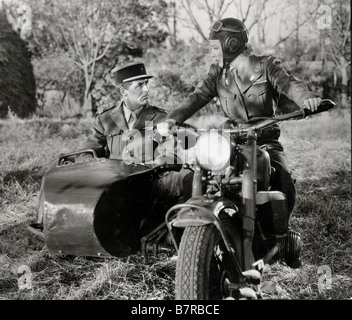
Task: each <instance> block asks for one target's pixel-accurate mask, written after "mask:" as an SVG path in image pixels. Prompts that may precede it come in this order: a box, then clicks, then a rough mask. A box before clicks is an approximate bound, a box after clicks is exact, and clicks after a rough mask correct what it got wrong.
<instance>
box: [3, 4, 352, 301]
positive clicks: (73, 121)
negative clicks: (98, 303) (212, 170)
mask: <svg viewBox="0 0 352 320" xmlns="http://www.w3.org/2000/svg"><path fill="white" fill-rule="evenodd" d="M82 3H86V2H84V1H83V2H82V1H79V0H77V1H74V2H69V1H65V0H62V1H59V2H57V1H52V0H32V1H30V2H29V3H25V2H23V3H22V5H23V4H24V9H26V10H27V11H23V10H22V9H21V10H19V9H20V8H22V7H21V6H20V3H19V2H18V1H15V2H13V1H12V2H11V1H10V0H9V1H8V2H7V3H6V6H5V7H3V8H1V9H2V10H3V13H6V20H5V15H4V14H2V15H0V24H1V25H8V23H10V24H11V25H12V29H13V30H10V29H9V28H0V38H1V39H10V40H9V41H7V42H6V41H1V43H0V71H1V79H0V86H1V87H0V88H1V90H0V116H1V117H2V118H3V120H0V148H1V153H0V237H1V241H0V299H29V300H32V299H57V300H64V299H119V300H124V299H160V300H162V299H174V291H173V290H174V264H173V262H171V261H168V260H167V259H166V258H167V257H164V256H160V257H157V258H151V259H150V261H149V262H148V263H147V264H143V263H142V259H141V257H140V255H139V254H136V255H133V256H130V257H129V258H125V259H111V260H109V259H93V258H82V257H71V256H60V255H57V254H52V253H50V252H48V250H47V249H46V247H45V246H44V244H43V242H42V241H41V240H39V239H38V238H37V237H36V236H34V235H32V234H30V233H29V232H28V231H27V230H26V224H27V223H28V222H29V221H31V220H32V219H34V218H35V216H36V210H37V205H38V191H39V187H40V182H41V178H42V176H43V175H44V174H45V172H46V170H47V168H48V166H49V164H50V163H51V162H52V161H53V160H55V159H56V158H57V156H58V154H60V153H63V152H69V151H73V150H74V149H75V148H76V146H77V145H78V143H79V142H80V141H81V140H82V139H84V136H86V135H88V134H89V133H90V128H91V127H92V124H93V120H94V119H93V117H92V116H93V115H94V113H95V112H96V111H99V110H100V109H104V108H108V107H111V106H112V105H114V104H116V102H117V101H116V99H117V95H116V92H115V90H114V84H113V82H112V79H111V75H110V71H111V69H112V68H113V67H115V66H116V65H118V64H120V63H124V62H127V61H133V60H136V59H140V60H143V61H144V62H145V63H146V67H147V71H148V73H150V74H153V75H154V76H155V77H154V78H153V79H152V80H151V81H150V93H151V94H150V101H151V102H152V103H153V104H155V105H157V106H159V107H162V108H165V109H167V110H171V109H173V108H175V107H176V106H177V105H178V104H179V103H181V102H182V101H183V99H184V98H185V97H186V96H187V95H188V94H189V93H190V92H192V91H193V89H194V88H195V87H196V85H197V84H198V83H199V82H200V81H201V80H202V78H203V77H204V76H205V74H206V73H207V70H208V66H209V63H208V62H209V61H208V56H209V55H208V54H209V49H208V45H207V42H206V41H204V39H205V38H206V37H207V30H206V29H207V27H205V28H204V26H202V24H201V23H200V20H199V17H200V16H201V14H200V13H201V12H203V13H205V14H206V17H207V18H208V22H209V21H212V20H215V19H219V18H221V17H223V16H226V15H227V16H228V14H226V13H225V12H227V11H226V10H227V9H229V8H230V9H231V10H234V9H233V8H236V12H237V13H238V15H239V17H240V18H241V19H242V20H243V21H245V23H246V24H247V27H248V28H249V29H250V33H251V34H252V35H253V34H257V36H256V37H254V38H251V43H252V45H253V49H254V51H255V53H257V54H275V55H277V56H278V57H281V58H283V62H284V65H285V66H286V68H287V69H288V70H289V71H290V72H293V73H294V74H296V75H297V76H298V77H300V78H303V79H305V80H307V81H308V82H309V86H310V87H311V88H312V89H313V90H315V91H317V92H319V93H320V94H321V96H322V97H324V98H330V99H332V100H334V101H335V102H336V103H337V109H336V110H333V111H330V112H328V113H325V114H321V115H318V116H315V117H314V118H311V119H305V120H301V121H293V122H287V123H285V124H282V138H281V139H282V142H283V144H284V146H285V150H286V152H287V154H288V157H289V161H290V162H289V165H290V167H291V168H292V170H293V173H294V175H295V176H296V178H297V189H298V199H297V206H296V209H295V212H294V215H293V218H292V220H291V223H292V225H293V227H294V228H295V229H297V230H298V231H301V232H302V234H303V240H304V243H305V247H304V250H303V266H302V268H300V269H298V270H291V269H289V268H287V267H285V266H282V265H278V264H274V265H272V266H271V267H270V269H269V270H268V271H267V273H266V275H265V280H266V281H271V283H272V284H273V286H272V288H274V289H273V290H272V291H271V292H267V293H265V294H264V297H265V298H268V299H280V298H288V299H350V298H352V289H351V288H352V270H351V265H352V261H351V259H352V252H351V248H352V240H351V192H350V191H351V181H350V176H351V170H350V164H351V140H350V139H351V124H350V119H351V114H350V109H349V105H350V92H349V90H348V89H349V85H350V57H349V55H350V51H349V50H350V17H349V7H348V6H346V4H345V2H344V1H342V0H341V1H325V2H323V1H320V0H314V1H310V3H309V5H308V4H304V3H302V2H301V1H291V0H286V1H279V2H277V1H276V0H256V1H253V0H248V1H246V2H243V3H244V6H245V7H243V8H239V7H238V5H239V3H240V1H234V0H233V1H230V0H227V1H222V2H215V1H207V0H204V1H198V0H197V1H192V2H190V1H187V0H178V1H171V0H170V1H166V0H165V1H163V0H154V1H135V0H126V1H112V0H105V1H103V2H101V1H89V5H82ZM101 3H102V5H98V4H101ZM215 3H222V4H223V6H222V7H218V6H214V4H215ZM206 4H210V6H208V7H207V6H206ZM321 5H328V7H329V8H330V9H332V10H331V18H332V20H333V23H331V24H330V25H329V19H327V20H324V21H325V23H327V24H328V26H329V27H328V28H320V29H319V28H317V27H316V21H317V19H318V20H319V18H320V16H319V15H318V16H317V15H316V13H317V12H318V10H319V8H320V6H321ZM233 6H235V7H233ZM29 9H30V13H31V14H30V15H28V14H27V13H28V12H29V11H28V10H29ZM78 9H79V10H78ZM247 9H248V10H247ZM279 9H280V10H279ZM23 12H27V13H23ZM181 12H183V14H181ZM230 12H233V11H230ZM278 12H280V13H281V14H282V16H281V18H280V17H279V18H278V17H277V14H278ZM321 14H323V15H324V13H323V12H320V15H321ZM23 17H25V18H26V19H25V20H23ZM117 17H118V18H117ZM274 19H276V20H279V21H281V22H280V23H281V24H280V28H281V29H282V30H286V33H281V32H280V34H279V37H278V38H276V40H275V41H274V42H272V41H271V42H270V40H269V36H270V32H269V31H268V30H269V29H268V28H269V26H270V22H271V21H273V20H274ZM280 19H281V20H280ZM7 21H8V22H7ZM29 22H30V23H31V25H32V29H28V28H26V26H28V23H29ZM208 22H207V25H208V24H209V23H210V22H209V23H208ZM288 22H290V23H288ZM330 22H331V21H330ZM181 23H182V24H184V25H185V26H187V28H188V29H186V30H188V32H189V33H191V32H193V33H192V34H194V37H192V38H191V39H190V40H189V41H186V40H185V39H183V38H181V37H180V34H179V32H178V30H179V29H178V27H179V26H180V25H181ZM127 26H128V28H127ZM314 26H315V28H314ZM280 31H281V30H280ZM9 34H11V36H10V38H8V35H9ZM307 35H313V37H307ZM19 37H20V38H19ZM15 38H16V39H17V40H14V39H15ZM19 39H21V40H22V42H21V44H20V41H19ZM15 43H16V44H15ZM10 44H11V45H10ZM23 44H25V45H23ZM11 46H13V47H11ZM10 48H15V49H16V50H20V51H21V52H22V53H23V55H22V57H27V60H26V61H22V59H17V60H16V61H15V62H13V63H9V61H12V60H11V59H10V58H12V57H11V54H12V53H11V52H14V51H11V50H9V49H10ZM9 53H10V54H9ZM27 53H30V54H29V55H28V54H27ZM28 61H30V64H28ZM28 67H29V69H31V67H32V68H33V70H32V71H33V79H31V70H29V71H28V72H23V71H24V70H27V69H26V68H28ZM6 74H10V75H13V78H11V77H8V76H6V77H5V76H4V75H6ZM21 81H22V82H21ZM17 84H18V87H17ZM33 88H35V99H34V103H32V102H31V101H32V100H31V101H30V100H28V99H33V92H34V89H33ZM24 92H26V93H28V95H27V94H24ZM7 97H11V98H12V100H11V101H10V100H7ZM26 99H27V100H26ZM9 107H10V111H9ZM222 119H223V118H222V114H221V111H220V109H219V106H218V104H217V101H216V100H214V101H213V102H211V103H210V104H209V106H208V107H207V108H204V109H203V110H201V111H200V112H198V113H197V114H196V115H195V116H194V117H192V118H191V119H190V120H189V122H190V123H193V124H195V125H196V126H198V127H199V126H202V127H212V126H216V125H218V124H220V122H221V121H222ZM21 265H27V266H29V267H30V268H31V271H32V277H33V278H32V288H31V289H25V290H19V286H18V285H19V283H18V280H19V274H18V270H19V269H18V268H19V267H20V266H21ZM322 266H327V267H328V268H330V270H331V276H332V281H331V286H329V285H328V286H325V287H324V289H323V290H319V286H318V284H319V283H321V282H320V281H321V280H322V279H323V278H322V274H321V273H320V272H321V269H320V268H321V267H322Z"/></svg>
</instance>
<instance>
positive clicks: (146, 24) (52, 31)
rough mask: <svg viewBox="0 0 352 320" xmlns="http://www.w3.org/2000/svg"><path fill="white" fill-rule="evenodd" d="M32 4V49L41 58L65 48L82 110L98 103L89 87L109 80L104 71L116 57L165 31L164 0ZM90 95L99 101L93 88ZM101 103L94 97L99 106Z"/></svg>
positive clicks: (137, 50) (134, 53)
mask: <svg viewBox="0 0 352 320" xmlns="http://www.w3.org/2000/svg"><path fill="white" fill-rule="evenodd" d="M31 5H32V12H33V16H34V18H33V21H35V22H34V25H33V35H32V38H31V41H30V43H31V48H32V51H33V53H34V55H35V56H36V57H38V58H41V57H47V56H52V55H56V56H58V55H59V56H60V55H62V53H63V52H65V53H67V55H68V56H69V57H70V58H71V59H72V60H73V61H74V63H75V66H76V67H75V68H76V69H77V68H78V69H79V70H80V71H81V81H82V82H84V91H83V92H82V93H81V94H82V97H83V104H84V107H85V110H86V111H89V110H91V108H93V111H94V110H95V109H96V108H97V106H96V105H95V104H94V103H93V102H92V101H91V99H92V96H91V93H92V90H93V89H95V90H96V91H100V88H102V87H104V85H105V84H106V82H109V80H110V79H109V75H108V73H109V72H110V71H111V69H112V68H113V67H114V66H115V65H116V64H117V63H121V61H124V60H128V59H130V57H140V56H142V55H143V53H144V51H145V48H147V47H152V46H154V45H157V44H159V43H161V42H163V41H164V40H165V38H166V36H167V33H166V31H165V30H164V24H165V22H164V20H163V19H164V17H165V13H164V12H165V11H166V10H167V7H166V5H165V3H164V1H163V0H154V1H135V0H128V1H122V0H119V1H113V0H105V1H103V2H101V1H98V0H94V1H89V2H87V1H84V0H78V1H73V2H72V1H68V0H63V1H59V2H57V1H53V0H36V1H34V2H33V3H32V4H31ZM120 60H121V61H120ZM96 83H97V85H96V86H95V84H96ZM102 83H103V86H102ZM72 85H73V86H74V83H72ZM107 86H108V87H109V86H110V84H109V83H108V84H107ZM108 91H110V90H108ZM93 99H95V100H96V101H99V100H100V96H99V94H97V93H96V92H95V94H94V97H93ZM92 103H93V105H92ZM103 103H104V101H103V102H101V101H99V102H96V104H98V107H99V104H103Z"/></svg>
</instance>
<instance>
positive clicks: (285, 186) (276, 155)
mask: <svg viewBox="0 0 352 320" xmlns="http://www.w3.org/2000/svg"><path fill="white" fill-rule="evenodd" d="M258 144H259V145H261V146H265V147H266V150H267V151H268V153H269V156H270V161H271V166H272V167H274V168H275V171H276V172H275V175H274V178H273V180H272V181H271V190H273V191H281V192H283V193H284V194H285V195H286V199H287V207H288V214H289V216H290V214H291V213H292V211H293V208H294V206H295V202H296V187H295V184H294V182H293V179H292V176H291V173H290V171H289V169H288V166H287V156H286V154H285V152H284V149H283V147H282V145H281V143H280V142H279V141H258Z"/></svg>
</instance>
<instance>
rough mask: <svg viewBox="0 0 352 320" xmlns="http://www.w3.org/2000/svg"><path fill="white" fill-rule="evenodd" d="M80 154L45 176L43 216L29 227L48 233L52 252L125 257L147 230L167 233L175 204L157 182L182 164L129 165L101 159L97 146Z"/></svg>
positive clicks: (137, 246) (64, 159) (41, 201)
mask: <svg viewBox="0 0 352 320" xmlns="http://www.w3.org/2000/svg"><path fill="white" fill-rule="evenodd" d="M80 153H82V152H78V153H68V154H64V155H60V156H59V158H58V160H57V162H56V163H54V164H53V165H52V166H51V167H50V168H49V170H48V171H47V173H46V174H45V176H44V177H43V180H42V186H41V190H40V197H39V209H38V213H37V215H38V216H37V221H36V223H33V224H31V225H29V226H28V229H29V230H30V231H32V232H33V233H36V234H37V235H42V237H43V239H44V240H45V244H46V246H47V248H48V249H49V250H50V251H51V252H55V253H64V254H69V255H75V256H93V257H124V256H127V255H130V254H133V253H134V252H135V251H137V250H138V249H140V248H141V238H143V237H144V238H143V239H147V238H145V236H146V235H148V234H149V236H151V237H153V236H155V235H156V234H157V233H158V237H159V239H160V238H161V235H160V232H163V235H166V234H167V231H166V228H162V227H160V225H161V226H162V225H163V221H164V216H165V212H166V211H167V209H168V208H170V206H172V205H173V204H175V203H173V202H170V199H168V198H166V197H165V196H163V194H162V193H161V192H160V189H159V188H160V186H159V185H158V183H157V182H158V178H159V176H160V174H162V173H163V172H165V171H169V170H179V169H180V167H181V165H173V166H169V167H168V166H154V165H143V164H127V163H125V162H124V161H122V160H113V159H106V158H98V157H97V156H96V154H95V152H94V151H93V150H86V151H84V153H88V154H89V153H90V154H91V158H88V159H85V160H83V161H76V160H74V159H77V157H78V156H79V154H80ZM171 201H173V200H172V199H171ZM175 201H176V200H175ZM38 225H40V226H42V230H39V229H38ZM158 226H159V228H157V227H158ZM155 228H157V229H156V230H155V232H153V230H154V229H155ZM148 239H149V238H148ZM148 239H147V240H148ZM170 247H172V246H171V245H170ZM144 248H145V246H144Z"/></svg>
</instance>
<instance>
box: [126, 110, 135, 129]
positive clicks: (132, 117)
mask: <svg viewBox="0 0 352 320" xmlns="http://www.w3.org/2000/svg"><path fill="white" fill-rule="evenodd" d="M135 122H136V116H135V115H134V114H133V112H131V114H130V118H129V119H128V128H129V129H132V128H133V126H134V124H135Z"/></svg>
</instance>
